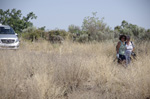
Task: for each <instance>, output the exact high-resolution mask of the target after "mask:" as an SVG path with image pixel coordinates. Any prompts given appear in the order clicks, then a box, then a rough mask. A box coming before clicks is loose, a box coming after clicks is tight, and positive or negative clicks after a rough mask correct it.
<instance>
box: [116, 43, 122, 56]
mask: <svg viewBox="0 0 150 99" xmlns="http://www.w3.org/2000/svg"><path fill="white" fill-rule="evenodd" d="M120 45H121V42H118V44H117V46H116V51H117V54H119V48H120Z"/></svg>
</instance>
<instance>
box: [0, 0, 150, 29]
mask: <svg viewBox="0 0 150 99" xmlns="http://www.w3.org/2000/svg"><path fill="white" fill-rule="evenodd" d="M13 8H16V9H17V10H21V11H22V14H23V16H25V15H27V14H28V13H29V12H34V13H35V14H36V16H37V19H36V20H33V21H32V22H33V24H34V26H36V27H42V26H46V29H49V30H51V29H56V28H59V29H65V30H68V26H69V25H71V24H74V25H77V26H82V22H83V19H84V17H86V16H92V12H97V17H99V18H102V17H104V22H105V23H107V25H108V26H110V27H111V28H112V29H113V28H114V27H115V26H117V25H121V22H122V21H123V20H126V21H127V22H129V23H132V24H136V25H138V26H141V27H144V28H146V29H148V28H150V0H0V9H3V10H7V9H13Z"/></svg>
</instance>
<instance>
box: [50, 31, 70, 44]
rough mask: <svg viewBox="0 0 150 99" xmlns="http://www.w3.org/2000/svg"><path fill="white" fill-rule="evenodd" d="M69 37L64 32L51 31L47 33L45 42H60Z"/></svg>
mask: <svg viewBox="0 0 150 99" xmlns="http://www.w3.org/2000/svg"><path fill="white" fill-rule="evenodd" d="M68 36H69V33H68V32H66V31H65V30H60V29H56V30H51V31H48V32H47V40H49V41H50V42H53V43H55V42H60V43H61V42H62V41H63V40H64V39H66V38H67V37H68Z"/></svg>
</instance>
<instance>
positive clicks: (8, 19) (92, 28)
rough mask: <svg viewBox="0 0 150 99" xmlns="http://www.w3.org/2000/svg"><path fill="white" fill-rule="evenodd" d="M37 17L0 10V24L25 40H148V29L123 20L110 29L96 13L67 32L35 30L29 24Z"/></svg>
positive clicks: (17, 11) (149, 37)
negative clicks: (122, 36)
mask: <svg viewBox="0 0 150 99" xmlns="http://www.w3.org/2000/svg"><path fill="white" fill-rule="evenodd" d="M36 18H37V16H35V14H34V13H33V12H30V13H29V14H27V16H23V17H22V14H21V10H16V9H12V10H9V9H8V10H6V11H3V10H2V9H0V23H2V24H8V25H10V26H11V27H13V28H14V30H15V31H16V32H17V33H19V36H20V37H22V38H23V39H26V40H31V41H38V40H41V39H45V40H48V41H50V42H53V43H55V42H62V41H63V40H65V39H69V40H72V41H77V42H91V41H98V42H99V41H104V40H109V39H117V38H118V37H119V35H120V34H125V35H130V36H131V37H133V38H134V39H138V40H150V29H144V28H142V27H139V26H137V25H134V24H131V23H128V22H127V21H125V20H123V21H122V22H121V25H120V26H116V27H115V28H114V29H111V28H110V27H109V26H108V25H107V24H106V23H104V22H103V20H104V18H101V19H100V18H99V17H97V16H96V12H93V13H92V16H88V17H85V18H84V19H83V23H82V26H81V27H79V26H76V25H73V24H72V25H69V26H68V31H65V30H60V29H55V30H50V31H46V30H45V26H44V27H41V28H35V27H34V26H33V24H32V22H30V20H31V19H36Z"/></svg>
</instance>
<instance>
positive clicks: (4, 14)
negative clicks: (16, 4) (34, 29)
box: [0, 9, 37, 33]
mask: <svg viewBox="0 0 150 99" xmlns="http://www.w3.org/2000/svg"><path fill="white" fill-rule="evenodd" d="M36 18H37V16H35V14H34V13H33V12H30V13H29V14H27V16H23V17H22V13H21V10H16V9H12V10H10V9H8V10H6V11H3V10H2V9H0V23H2V24H4V25H10V26H11V27H12V28H13V29H14V30H15V32H17V33H21V32H22V30H23V29H26V28H27V27H30V26H33V23H32V22H31V21H30V20H32V19H36Z"/></svg>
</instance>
